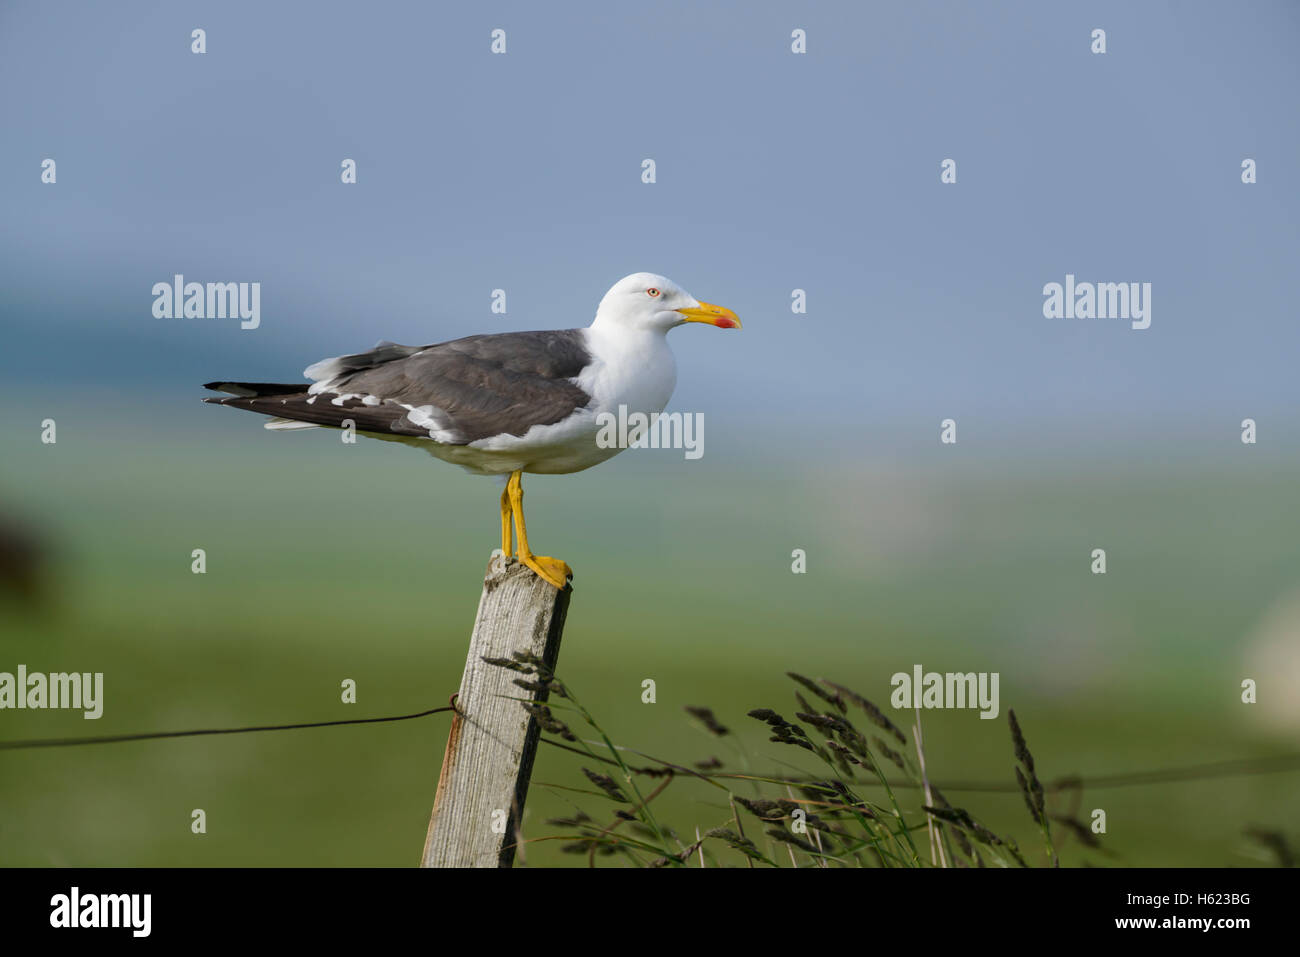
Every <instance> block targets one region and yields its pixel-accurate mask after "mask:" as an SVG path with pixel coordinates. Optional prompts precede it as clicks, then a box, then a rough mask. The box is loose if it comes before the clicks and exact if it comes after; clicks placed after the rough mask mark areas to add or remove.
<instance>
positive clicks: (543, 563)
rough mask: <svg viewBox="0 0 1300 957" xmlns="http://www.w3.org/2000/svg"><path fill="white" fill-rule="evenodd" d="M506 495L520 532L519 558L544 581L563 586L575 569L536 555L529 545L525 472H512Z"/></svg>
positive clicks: (558, 561)
mask: <svg viewBox="0 0 1300 957" xmlns="http://www.w3.org/2000/svg"><path fill="white" fill-rule="evenodd" d="M506 495H507V496H508V497H509V499H510V510H511V511H512V512H513V513H514V517H515V531H516V532H518V533H519V560H520V561H521V562H523V563H524V564H525V565H527V566H528V567H529V568H531V569H532V570H533V571H535V572H536V573H537V575H538V577H540V578H541V579H542V580H543V581H545V582H548V583H550V584H551V585H554V586H555V587H556V588H563V587H564V585H565V579H566V578H572V577H573V569H571V568H570V567H569V566H568V565H566V564H565V563H564V562H562V561H560V560H559V559H558V558H548V557H547V556H545V555H534V554H533V553H532V550H531V549H530V548H529V547H528V529H527V528H525V526H524V488H523V472H511V473H510V481H509V482H508V483H506Z"/></svg>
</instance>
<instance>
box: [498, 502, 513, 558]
mask: <svg viewBox="0 0 1300 957" xmlns="http://www.w3.org/2000/svg"><path fill="white" fill-rule="evenodd" d="M512 515H513V512H512V509H511V508H510V494H509V492H508V490H507V489H502V490H501V554H502V555H503V556H505V557H506V558H509V557H510V556H511V555H513V554H514V551H515V531H514V529H513V528H511V526H510V519H511V517H512Z"/></svg>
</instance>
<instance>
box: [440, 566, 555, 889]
mask: <svg viewBox="0 0 1300 957" xmlns="http://www.w3.org/2000/svg"><path fill="white" fill-rule="evenodd" d="M571 593H572V587H566V588H565V589H564V590H563V591H558V592H557V591H556V590H555V589H554V588H553V587H551V586H550V585H548V584H547V583H546V582H544V581H542V580H541V579H540V578H538V577H537V576H536V575H534V574H533V573H532V572H531V571H530V570H529V569H527V568H526V567H524V566H523V565H520V564H519V563H518V562H515V561H514V560H511V561H510V562H509V563H508V564H503V563H502V561H501V559H500V557H494V558H493V560H492V561H491V562H490V563H489V565H488V573H487V576H486V578H485V579H484V582H483V594H482V597H481V598H480V599H479V605H478V615H477V616H476V617H475V620H474V634H473V636H472V637H471V638H470V645H469V655H468V657H467V658H466V660H465V673H464V675H463V676H462V677H461V682H460V694H459V696H458V697H457V699H456V707H457V708H458V709H459V710H460V712H461V713H459V714H454V715H452V721H451V731H450V733H449V735H448V737H447V748H446V752H445V754H444V756H443V761H442V773H441V774H440V775H439V777H438V790H437V793H436V794H435V795H434V801H433V815H432V817H431V818H430V821H429V833H428V836H427V838H426V839H425V844H424V855H423V858H422V861H421V865H422V866H423V867H510V866H511V865H512V864H513V862H514V856H515V845H516V842H517V839H518V831H519V820H520V816H521V815H522V813H523V807H524V799H525V798H526V797H527V796H528V781H529V779H530V778H531V777H532V772H533V758H534V756H535V755H536V752H537V738H538V734H539V728H538V727H537V722H536V721H535V720H534V719H533V718H532V717H530V716H529V715H528V714H527V713H526V712H525V711H524V709H523V707H522V706H521V705H520V703H519V701H518V700H517V699H519V698H528V699H532V700H535V701H545V700H546V694H545V692H539V693H535V692H532V691H528V690H526V689H524V688H520V687H519V686H518V685H515V684H514V683H513V679H514V678H519V677H523V676H521V675H519V674H518V673H517V672H513V671H509V670H507V669H505V668H499V667H494V666H492V665H489V664H486V663H485V662H484V661H483V658H484V657H489V658H509V657H510V655H511V654H512V653H513V652H515V651H523V650H527V651H530V652H532V653H533V654H535V655H537V656H538V657H539V658H541V659H542V660H543V661H544V662H546V663H547V665H548V666H549V667H551V668H554V667H555V664H556V661H557V660H558V658H559V654H560V637H561V634H562V632H563V630H564V617H565V614H566V612H567V611H568V608H569V596H570V594H571Z"/></svg>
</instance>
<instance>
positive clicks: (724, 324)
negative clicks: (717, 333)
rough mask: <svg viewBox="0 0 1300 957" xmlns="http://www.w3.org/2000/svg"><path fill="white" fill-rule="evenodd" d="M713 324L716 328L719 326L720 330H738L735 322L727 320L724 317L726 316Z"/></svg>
mask: <svg viewBox="0 0 1300 957" xmlns="http://www.w3.org/2000/svg"><path fill="white" fill-rule="evenodd" d="M713 324H714V325H715V326H717V327H718V328H719V329H734V328H736V324H735V323H734V322H732V321H731V320H730V319H727V318H726V317H724V316H719V317H718V318H717V319H715V320H713Z"/></svg>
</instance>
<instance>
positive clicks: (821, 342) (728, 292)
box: [0, 0, 1300, 438]
mask: <svg viewBox="0 0 1300 957" xmlns="http://www.w3.org/2000/svg"><path fill="white" fill-rule="evenodd" d="M195 27H202V28H203V29H205V30H206V32H207V47H208V52H207V53H206V54H204V55H202V56H199V55H195V54H192V53H191V52H190V31H191V30H192V29H193V28H195ZM498 27H499V28H502V29H504V30H506V32H507V43H508V52H507V54H506V55H504V56H494V55H492V54H491V53H490V52H489V43H490V32H491V31H492V30H493V29H494V28H498ZM796 27H798V28H802V29H805V30H806V31H807V35H808V53H807V54H806V55H802V56H798V55H794V54H792V53H791V52H790V32H791V30H792V29H794V28H796ZM1096 27H1100V28H1103V29H1105V30H1106V32H1107V46H1108V52H1107V53H1106V54H1105V55H1094V54H1092V53H1091V52H1090V49H1089V46H1090V33H1091V31H1092V29H1094V28H1096ZM1298 40H1300V7H1297V6H1296V5H1295V4H1289V3H1251V4H1249V5H1242V6H1238V7H1233V6H1230V5H1226V4H1206V3H1167V4H1166V3H1141V4H1128V3H1121V4H1089V5H1087V6H1086V7H1084V6H1082V5H1064V4H1041V3H1015V4H1008V3H999V4H973V3H885V4H876V3H872V4H864V3H861V4H849V3H836V4H831V3H818V4H793V3H734V4H722V3H718V4H699V3H666V4H665V3H655V4H610V3H588V4H578V3H565V4H544V5H541V4H534V3H519V4H506V3H501V4H461V5H458V6H456V7H453V6H452V5H449V4H428V3H418V4H416V3H412V4H396V3H374V4H369V5H364V6H354V5H346V6H338V7H332V6H331V5H329V4H264V3H262V4H259V3H220V4H218V3H140V2H135V3H132V2H125V3H115V4H90V3H84V4H57V5H52V4H38V3H30V2H12V0H11V2H7V3H6V4H5V5H4V6H3V7H0V98H2V99H0V104H2V105H0V111H2V115H0V120H2V126H0V128H3V130H4V138H3V149H2V150H0V201H2V205H3V209H4V223H5V228H4V230H3V233H2V234H0V280H2V283H3V292H2V293H0V310H2V312H3V317H4V318H3V325H4V341H5V342H6V343H7V348H4V349H3V350H0V366H2V367H3V371H4V374H5V375H6V376H7V377H8V378H10V380H11V381H12V380H14V379H17V380H19V381H25V382H29V383H31V390H32V391H30V392H29V393H28V395H29V396H33V397H35V396H39V395H41V394H42V390H49V391H55V390H60V389H66V388H71V387H75V388H78V389H81V390H91V391H96V390H103V391H105V392H112V393H114V394H117V395H119V396H122V397H123V398H128V399H132V398H137V397H145V396H148V397H150V398H151V400H152V401H155V402H156V401H159V400H161V401H163V402H164V403H170V402H172V401H175V402H176V403H178V408H179V407H181V406H180V405H179V404H180V403H190V405H186V406H184V410H185V413H186V414H191V415H199V414H200V411H199V407H196V406H194V405H193V399H194V398H195V396H196V395H197V394H198V391H197V388H196V387H197V385H198V383H201V382H203V381H206V380H208V379H212V378H218V377H220V378H248V379H271V380H276V379H294V378H295V377H296V376H297V374H298V373H299V372H300V371H301V369H302V368H303V367H304V366H306V365H307V364H309V363H310V362H312V361H314V360H315V359H318V358H320V357H322V356H328V355H335V354H338V353H340V352H346V351H355V350H356V349H358V348H364V347H368V346H369V345H371V344H372V343H373V342H374V341H375V340H377V339H380V338H385V339H392V340H395V341H399V342H409V343H424V342H435V341H440V340H444V339H448V338H454V337H457V336H461V335H467V334H472V333H476V332H489V331H505V330H509V329H527V328H556V327H568V326H574V325H585V324H586V323H587V322H588V321H590V318H591V315H592V313H593V311H594V308H595V304H596V302H597V301H598V300H599V298H600V296H601V294H602V293H603V292H604V291H605V289H606V288H607V287H608V286H609V285H611V284H612V283H613V282H614V281H615V280H617V279H618V278H620V277H621V276H623V275H625V274H627V273H629V272H634V271H637V270H643V269H644V270H652V271H657V272H662V273H665V274H667V275H669V276H670V277H672V278H673V279H675V280H677V281H678V282H679V283H681V284H682V285H683V286H685V287H686V288H687V289H689V290H690V291H691V292H693V293H694V294H695V295H696V296H697V297H699V298H701V299H706V300H709V301H713V302H719V303H722V304H724V305H727V306H730V307H732V308H733V309H735V310H736V311H737V312H738V313H739V314H740V315H741V317H742V318H743V319H744V321H745V330H744V331H743V332H741V333H735V334H733V333H720V332H717V331H716V330H713V329H708V328H702V327H687V328H684V329H681V330H678V331H676V332H674V333H673V343H674V348H675V351H676V353H677V356H678V361H679V367H680V376H679V386H678V392H677V395H676V396H675V398H674V400H673V403H672V405H671V407H672V408H678V409H692V410H696V409H700V410H708V411H709V412H711V413H717V414H719V415H722V416H726V417H727V421H731V422H734V423H735V424H737V425H745V424H749V425H754V424H755V423H758V422H761V421H764V420H767V419H770V418H772V417H779V418H790V419H799V418H803V419H811V420H815V421H818V422H821V423H826V424H831V423H839V422H849V423H854V424H856V425H857V426H858V427H859V429H860V432H861V434H862V435H864V436H866V437H868V438H869V436H870V433H871V432H872V431H873V430H875V429H879V430H881V431H882V432H883V431H885V430H890V429H903V430H906V429H909V428H913V427H915V428H918V429H924V430H926V432H927V434H930V433H936V432H937V422H938V419H939V418H940V417H943V416H948V415H952V416H956V417H958V418H959V420H960V419H961V418H962V417H963V416H964V417H966V419H967V420H968V421H976V422H982V423H984V425H985V426H986V427H987V428H988V429H991V430H996V429H1013V428H1015V427H1016V424H1017V423H1027V422H1043V421H1048V422H1052V423H1055V425H1056V426H1057V427H1059V428H1065V429H1073V430H1078V431H1079V432H1080V434H1082V433H1083V432H1085V431H1088V430H1093V431H1101V432H1103V433H1106V434H1113V435H1122V434H1123V433H1124V432H1125V431H1126V430H1129V431H1131V430H1132V428H1133V424H1134V423H1135V422H1146V423H1148V426H1149V425H1150V424H1151V423H1163V424H1164V425H1166V426H1169V427H1170V428H1173V429H1174V430H1175V431H1177V430H1179V429H1183V430H1191V431H1193V432H1195V431H1197V430H1198V429H1204V430H1205V432H1206V434H1217V433H1219V432H1220V430H1225V429H1226V430H1228V431H1231V430H1232V429H1233V428H1235V426H1236V423H1237V422H1239V421H1240V419H1241V418H1242V417H1244V416H1246V415H1253V416H1257V417H1260V418H1265V419H1267V418H1268V417H1270V416H1271V417H1272V420H1273V421H1277V420H1278V419H1279V418H1280V417H1282V416H1285V415H1288V414H1289V413H1293V412H1294V410H1295V407H1296V400H1297V397H1298V393H1300V387H1298V386H1297V381H1298V380H1297V376H1296V374H1295V368H1294V367H1295V361H1296V356H1297V355H1300V332H1298V331H1297V318H1300V317H1298V315H1297V312H1298V310H1297V299H1296V294H1295V285H1294V283H1295V280H1294V276H1295V272H1296V263H1297V262H1298V261H1300V229H1298V228H1297V223H1300V191H1298V190H1297V189H1296V185H1295V184H1296V171H1297V169H1300V124H1298V123H1297V112H1296V108H1295V105H1296V102H1297V94H1298V93H1300V58H1297V57H1295V55H1294V50H1295V48H1296V44H1297V41H1298ZM46 157H53V158H55V160H56V161H57V164H58V167H57V168H58V182H57V184H56V185H53V186H51V185H44V184H42V183H41V182H40V164H41V161H42V160H43V159H44V158H46ZM345 157H347V158H353V159H355V160H356V161H357V163H358V183H357V184H356V185H353V186H345V185H342V184H341V183H340V182H339V172H340V165H339V164H340V162H341V161H342V160H343V159H344V158H345ZM647 157H649V158H653V159H654V160H655V161H656V164H657V174H658V182H657V183H655V184H654V185H646V184H643V183H642V182H641V180H640V170H641V161H642V160H643V159H644V158H647ZM1246 157H1251V158H1253V159H1255V160H1256V161H1257V163H1258V176H1259V182H1258V183H1257V184H1255V185H1251V186H1246V185H1243V184H1242V183H1241V182H1240V164H1241V161H1242V159H1243V158H1246ZM946 158H953V159H955V160H956V162H957V171H958V181H957V183H956V184H955V185H943V184H941V183H940V181H939V173H940V163H941V161H942V160H944V159H946ZM177 272H180V273H183V274H184V275H185V276H186V277H187V278H188V279H193V280H197V281H259V282H261V283H262V324H261V328H260V329H258V330H256V331H255V332H250V331H241V330H239V329H238V327H237V323H233V322H228V321H227V322H222V321H219V320H209V321H204V320H179V319H177V320H160V319H155V318H154V317H153V316H152V314H151V305H152V297H151V295H150V288H151V287H152V285H153V283H155V282H159V281H168V280H169V279H170V277H171V276H172V275H173V274H174V273H177ZM1067 273H1073V274H1075V275H1076V276H1077V277H1078V278H1079V280H1081V281H1082V280H1092V281H1099V282H1101V281H1114V282H1120V281H1124V282H1129V281H1133V282H1150V283H1151V284H1152V287H1153V292H1152V300H1153V301H1152V306H1153V315H1152V326H1151V328H1150V329H1149V330H1146V331H1142V332H1135V331H1132V330H1130V329H1129V328H1128V325H1127V323H1123V322H1119V321H1114V320H1091V321H1087V320H1077V321H1068V320H1051V319H1046V318H1044V317H1043V315H1042V301H1043V296H1042V292H1041V289H1042V286H1043V285H1044V284H1045V283H1048V282H1062V281H1064V278H1065V275H1066V274H1067ZM796 287H798V288H803V289H806V290H807V294H808V313H807V314H806V315H793V314H792V313H791V312H790V308H789V303H790V292H791V290H792V289H794V288H796ZM495 288H504V289H505V290H506V291H507V294H508V297H509V299H508V303H509V309H508V314H507V315H505V316H499V315H493V314H492V313H491V312H490V309H489V307H490V298H489V296H490V293H491V290H493V289H495ZM206 411H208V412H210V411H211V410H206Z"/></svg>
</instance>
